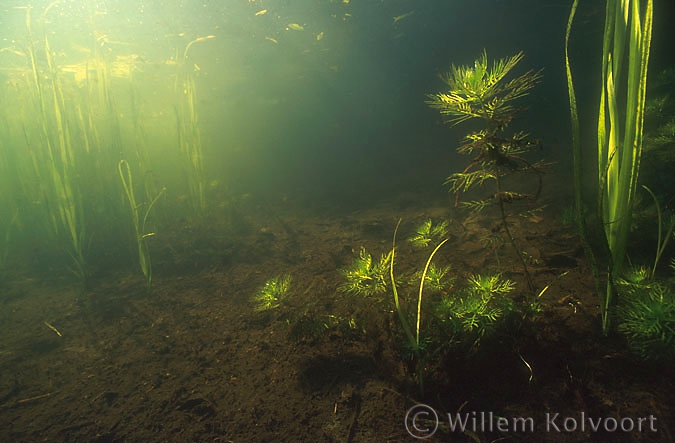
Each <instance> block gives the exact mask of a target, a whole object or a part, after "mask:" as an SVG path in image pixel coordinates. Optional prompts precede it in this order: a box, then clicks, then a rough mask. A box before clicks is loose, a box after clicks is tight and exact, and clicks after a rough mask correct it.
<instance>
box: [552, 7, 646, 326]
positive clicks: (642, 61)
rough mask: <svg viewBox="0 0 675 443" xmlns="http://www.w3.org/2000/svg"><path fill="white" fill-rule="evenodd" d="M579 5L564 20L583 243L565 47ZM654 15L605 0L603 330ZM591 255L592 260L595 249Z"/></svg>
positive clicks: (622, 246)
mask: <svg viewBox="0 0 675 443" xmlns="http://www.w3.org/2000/svg"><path fill="white" fill-rule="evenodd" d="M577 6H578V0H575V1H574V3H573V5H572V11H571V13H570V18H569V21H568V24H567V33H566V39H565V62H566V63H565V64H566V69H567V82H568V89H569V93H570V112H571V116H572V141H573V144H574V170H575V171H574V173H575V180H574V181H575V201H576V204H575V207H576V211H577V218H578V220H577V223H578V226H579V232H580V235H581V236H582V242H586V232H585V227H584V226H583V223H584V222H583V219H582V217H583V214H582V210H581V197H582V196H581V172H582V171H581V167H582V161H581V158H582V155H581V141H580V136H579V134H580V131H579V122H578V115H577V108H576V99H575V96H574V88H573V84H572V75H571V70H570V66H569V53H568V50H567V49H568V45H567V44H568V41H569V34H570V30H571V26H572V21H573V18H574V13H575V11H576V8H577ZM652 17H653V2H652V0H621V1H619V0H607V6H606V16H605V26H604V35H603V49H602V65H601V70H602V89H601V91H600V106H599V111H598V126H597V156H598V157H597V158H598V169H597V180H598V195H597V205H598V212H599V214H600V220H601V223H602V231H603V233H604V245H599V246H597V248H602V250H608V251H609V253H608V259H607V282H606V289H605V291H604V296H603V295H602V294H600V296H601V310H602V329H603V332H604V333H605V334H607V333H608V332H609V331H610V328H611V324H610V317H611V312H610V311H611V310H612V306H613V304H614V300H613V298H614V289H613V285H614V280H615V279H616V278H617V276H619V275H620V273H621V270H622V267H623V262H624V259H625V256H626V249H627V245H628V236H629V233H630V225H631V222H632V213H633V203H634V197H635V192H636V188H637V180H638V173H639V170H640V157H641V154H642V132H643V122H644V109H645V95H646V85H647V65H648V61H649V48H650V43H651V35H652ZM596 252H597V249H596ZM589 258H590V259H591V261H592V262H594V260H595V259H594V253H593V252H591V253H590V254H589Z"/></svg>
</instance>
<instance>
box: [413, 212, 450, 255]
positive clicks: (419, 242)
mask: <svg viewBox="0 0 675 443" xmlns="http://www.w3.org/2000/svg"><path fill="white" fill-rule="evenodd" d="M447 235H448V222H446V221H445V220H444V221H442V222H441V223H438V224H435V225H434V224H433V222H432V221H431V219H427V220H425V221H424V223H422V224H421V225H419V226H418V227H417V229H415V233H414V234H413V235H412V236H411V237H410V238H409V239H408V241H409V242H410V243H411V244H412V245H413V246H414V247H416V248H426V247H427V246H429V245H432V244H433V245H437V244H438V243H440V242H441V241H442V240H443V239H444V238H446V237H447Z"/></svg>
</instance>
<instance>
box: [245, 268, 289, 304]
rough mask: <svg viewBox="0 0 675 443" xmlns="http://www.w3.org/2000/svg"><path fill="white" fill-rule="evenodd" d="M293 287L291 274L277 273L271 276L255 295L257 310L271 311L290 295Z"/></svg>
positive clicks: (254, 300) (253, 299)
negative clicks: (289, 292) (289, 291)
mask: <svg viewBox="0 0 675 443" xmlns="http://www.w3.org/2000/svg"><path fill="white" fill-rule="evenodd" d="M290 287H291V276H290V275H288V274H284V275H277V276H275V277H272V278H270V279H269V280H267V281H266V282H265V284H264V285H262V287H261V288H260V289H258V292H256V293H255V295H254V296H253V297H252V301H253V303H254V304H255V308H254V309H255V310H256V311H269V310H270V309H276V308H278V307H279V306H280V305H281V303H282V302H283V301H284V299H285V298H286V296H287V295H288V290H289V289H290Z"/></svg>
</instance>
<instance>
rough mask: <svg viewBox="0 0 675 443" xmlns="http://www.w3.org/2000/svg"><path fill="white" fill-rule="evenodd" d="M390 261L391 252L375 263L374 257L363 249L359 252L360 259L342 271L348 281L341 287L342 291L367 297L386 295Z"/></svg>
mask: <svg viewBox="0 0 675 443" xmlns="http://www.w3.org/2000/svg"><path fill="white" fill-rule="evenodd" d="M390 260H391V252H390V253H389V254H387V255H382V256H381V257H380V260H378V261H376V262H374V261H373V256H372V255H370V253H368V251H366V248H363V247H362V248H361V250H360V251H359V257H358V258H356V259H354V261H352V265H351V266H350V267H348V268H345V269H341V270H340V273H341V274H342V276H343V277H344V278H345V280H346V281H345V282H344V283H343V284H341V285H340V290H342V291H344V292H348V293H350V294H354V295H365V296H372V295H377V294H383V293H385V292H386V291H387V271H388V269H389V262H390Z"/></svg>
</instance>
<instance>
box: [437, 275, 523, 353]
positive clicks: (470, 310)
mask: <svg viewBox="0 0 675 443" xmlns="http://www.w3.org/2000/svg"><path fill="white" fill-rule="evenodd" d="M514 289H515V283H514V282H513V281H511V280H508V279H503V278H502V277H501V276H499V275H482V274H474V275H471V276H470V277H469V278H468V279H467V286H466V287H465V288H464V289H463V291H462V293H461V294H459V295H446V296H444V297H443V298H442V299H441V301H440V303H439V304H438V305H437V306H436V314H437V316H438V318H439V319H440V321H441V323H442V324H445V325H446V327H448V328H449V331H450V333H451V335H452V336H454V337H456V338H460V339H461V338H463V339H464V340H466V339H467V337H470V338H471V341H472V343H473V344H474V346H475V345H477V344H478V343H479V342H480V340H481V339H483V338H484V337H486V336H489V335H490V334H491V333H493V332H494V331H496V330H497V328H498V326H499V325H500V322H502V321H504V320H505V319H506V318H508V317H509V316H510V314H511V313H513V312H514V311H515V306H514V304H513V302H512V301H511V299H510V298H509V297H507V294H509V293H510V292H512V291H513V290H514Z"/></svg>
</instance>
